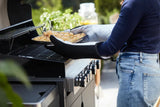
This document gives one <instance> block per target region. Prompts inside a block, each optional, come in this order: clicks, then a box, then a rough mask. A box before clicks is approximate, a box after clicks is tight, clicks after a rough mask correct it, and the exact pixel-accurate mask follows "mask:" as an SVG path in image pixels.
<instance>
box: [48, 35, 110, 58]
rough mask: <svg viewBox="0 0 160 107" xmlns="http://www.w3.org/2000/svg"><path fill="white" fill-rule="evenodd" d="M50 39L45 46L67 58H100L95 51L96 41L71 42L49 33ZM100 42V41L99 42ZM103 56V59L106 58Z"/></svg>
mask: <svg viewBox="0 0 160 107" xmlns="http://www.w3.org/2000/svg"><path fill="white" fill-rule="evenodd" d="M50 40H51V42H52V43H53V44H50V45H45V47H46V48H48V49H50V50H53V51H54V52H56V53H58V54H60V55H62V56H64V57H68V58H73V59H77V58H97V59H102V58H103V57H101V56H100V55H99V53H98V51H97V45H98V42H88V43H71V42H66V41H63V40H61V39H58V38H56V37H55V36H53V35H51V36H50ZM99 43H100V42H99ZM107 58H108V57H106V58H103V59H107Z"/></svg>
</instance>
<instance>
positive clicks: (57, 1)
mask: <svg viewBox="0 0 160 107" xmlns="http://www.w3.org/2000/svg"><path fill="white" fill-rule="evenodd" d="M26 1H27V2H26V3H30V4H31V5H32V19H33V22H34V24H35V25H36V26H38V25H39V24H40V15H41V14H42V13H43V12H44V11H43V9H44V8H47V9H48V10H50V11H56V10H62V4H61V0H26Z"/></svg>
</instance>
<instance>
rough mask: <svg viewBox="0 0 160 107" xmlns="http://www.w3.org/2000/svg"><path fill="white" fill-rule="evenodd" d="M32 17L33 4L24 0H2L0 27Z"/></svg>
mask: <svg viewBox="0 0 160 107" xmlns="http://www.w3.org/2000/svg"><path fill="white" fill-rule="evenodd" d="M29 19H32V14H31V6H30V5H29V4H23V2H22V0H0V29H2V28H5V27H8V26H10V25H14V24H17V23H20V22H23V21H26V20H29Z"/></svg>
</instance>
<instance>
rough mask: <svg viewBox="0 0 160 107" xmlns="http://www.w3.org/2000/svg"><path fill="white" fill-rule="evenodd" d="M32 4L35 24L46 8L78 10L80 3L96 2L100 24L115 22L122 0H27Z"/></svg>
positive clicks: (38, 21) (52, 9)
mask: <svg viewBox="0 0 160 107" xmlns="http://www.w3.org/2000/svg"><path fill="white" fill-rule="evenodd" d="M26 2H27V3H30V4H31V5H32V14H33V16H32V17H33V21H34V23H35V25H38V24H39V23H40V15H41V14H42V13H43V12H44V8H46V9H48V10H50V11H57V10H60V11H65V10H66V9H71V10H72V11H73V12H78V9H79V8H80V3H87V2H92V3H95V8H96V13H97V14H98V23H99V24H108V23H115V20H116V19H117V17H118V14H119V11H120V0H26Z"/></svg>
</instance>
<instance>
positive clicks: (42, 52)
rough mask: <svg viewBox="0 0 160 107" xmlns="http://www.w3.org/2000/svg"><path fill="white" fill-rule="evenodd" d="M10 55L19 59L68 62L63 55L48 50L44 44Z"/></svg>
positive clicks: (33, 45) (34, 45)
mask: <svg viewBox="0 0 160 107" xmlns="http://www.w3.org/2000/svg"><path fill="white" fill-rule="evenodd" d="M10 55H14V56H15V55H16V56H19V57H27V58H34V59H40V60H47V61H65V60H67V59H66V58H64V57H63V56H61V55H58V54H56V53H55V52H53V51H51V50H48V49H46V48H45V47H44V45H42V44H32V45H28V46H26V47H24V48H23V49H22V48H21V49H19V50H17V51H14V52H12V53H10Z"/></svg>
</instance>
